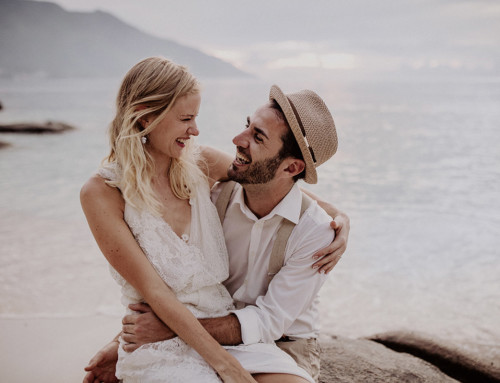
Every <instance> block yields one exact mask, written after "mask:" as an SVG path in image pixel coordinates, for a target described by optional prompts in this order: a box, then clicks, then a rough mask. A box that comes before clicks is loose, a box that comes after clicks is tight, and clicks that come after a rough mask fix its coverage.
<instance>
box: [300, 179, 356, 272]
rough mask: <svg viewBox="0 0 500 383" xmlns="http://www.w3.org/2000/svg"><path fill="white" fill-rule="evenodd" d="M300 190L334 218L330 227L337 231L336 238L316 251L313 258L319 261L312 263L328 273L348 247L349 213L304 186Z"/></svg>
mask: <svg viewBox="0 0 500 383" xmlns="http://www.w3.org/2000/svg"><path fill="white" fill-rule="evenodd" d="M300 190H302V192H303V193H305V194H307V195H308V196H309V197H311V198H312V199H314V200H315V201H316V202H317V203H318V205H319V206H320V207H321V208H322V209H323V210H325V211H326V213H327V214H328V215H329V216H330V217H332V219H333V221H332V222H331V223H330V227H331V228H332V229H333V230H334V231H335V238H334V240H333V242H332V243H331V244H330V245H328V246H327V247H325V248H323V249H321V250H319V251H317V252H316V253H314V255H313V259H318V261H317V262H315V263H314V264H313V265H312V267H313V268H315V269H318V273H325V274H328V273H329V272H330V271H332V270H333V268H334V267H335V265H336V264H337V263H338V262H339V261H340V258H341V256H342V254H344V252H345V251H346V249H347V240H348V238H349V231H350V220H349V217H348V216H347V214H345V213H344V212H342V211H340V210H339V209H337V208H336V207H335V206H333V205H332V204H331V203H329V202H327V201H325V200H323V199H321V198H320V197H318V196H317V195H316V194H314V193H312V192H311V191H309V190H306V189H303V188H301V189H300Z"/></svg>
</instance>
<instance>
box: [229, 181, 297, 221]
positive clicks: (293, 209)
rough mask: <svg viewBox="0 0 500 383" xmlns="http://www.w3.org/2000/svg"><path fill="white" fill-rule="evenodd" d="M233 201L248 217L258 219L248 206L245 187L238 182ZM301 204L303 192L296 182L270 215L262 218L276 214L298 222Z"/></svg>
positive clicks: (267, 218) (269, 217)
mask: <svg viewBox="0 0 500 383" xmlns="http://www.w3.org/2000/svg"><path fill="white" fill-rule="evenodd" d="M233 203H234V204H238V205H239V206H240V209H241V211H242V212H243V214H245V215H246V216H247V217H248V218H250V219H252V220H254V221H258V218H257V217H256V216H255V214H254V213H253V212H252V211H251V210H250V209H249V208H248V206H247V205H246V203H245V196H244V194H243V187H242V186H241V185H240V184H236V190H235V192H234V197H233ZM301 205H302V192H301V191H300V188H299V186H298V185H297V183H295V184H294V185H293V187H292V188H291V189H290V191H289V192H288V194H287V195H286V196H285V197H284V198H283V199H282V200H281V201H280V203H279V204H277V205H276V206H275V207H274V209H273V210H271V212H270V213H269V214H268V215H266V216H265V217H262V218H261V220H264V221H267V220H269V219H271V218H273V217H274V216H275V215H279V216H281V217H283V218H285V219H288V220H289V221H291V222H293V223H295V224H297V223H298V222H299V218H300V209H301Z"/></svg>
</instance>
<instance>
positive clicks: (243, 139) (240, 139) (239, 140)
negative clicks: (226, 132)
mask: <svg viewBox="0 0 500 383" xmlns="http://www.w3.org/2000/svg"><path fill="white" fill-rule="evenodd" d="M247 132H248V129H245V130H244V131H242V132H241V133H240V134H238V135H237V136H235V137H234V138H233V144H235V145H236V146H241V147H243V148H246V147H248V134H247Z"/></svg>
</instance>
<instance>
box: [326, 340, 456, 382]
mask: <svg viewBox="0 0 500 383" xmlns="http://www.w3.org/2000/svg"><path fill="white" fill-rule="evenodd" d="M321 349H322V352H321V377H320V382H321V383H331V382H340V383H401V382H412V383H413V382H415V383H419V382H426V383H428V382H439V383H457V380H455V379H453V378H450V377H449V376H447V375H445V374H444V373H443V372H441V371H440V370H439V369H438V368H437V367H435V366H433V365H431V364H430V363H428V362H425V361H423V360H421V359H418V358H416V357H414V356H412V355H409V354H405V353H399V352H395V351H393V350H391V349H389V348H387V347H385V346H384V345H382V344H379V343H376V342H373V341H370V340H367V339H348V338H342V337H332V338H330V339H322V340H321Z"/></svg>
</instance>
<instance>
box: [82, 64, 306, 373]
mask: <svg viewBox="0 0 500 383" xmlns="http://www.w3.org/2000/svg"><path fill="white" fill-rule="evenodd" d="M199 106H200V93H199V86H198V83H197V81H196V79H195V78H194V77H193V76H192V75H191V74H190V73H189V72H187V70H186V68H184V67H182V66H179V65H176V64H174V63H173V62H171V61H169V60H166V59H164V58H158V57H152V58H148V59H145V60H143V61H141V62H140V63H138V64H136V65H135V66H134V67H133V68H132V69H131V70H130V71H129V72H128V73H127V75H126V76H125V78H124V80H123V82H122V85H121V88H120V91H119V94H118V97H117V111H116V116H115V118H114V120H113V123H112V125H111V129H110V141H111V142H110V144H111V152H110V154H109V156H108V157H107V159H106V161H105V163H104V164H103V166H102V167H101V169H100V170H99V172H98V175H96V176H94V177H92V178H91V179H90V180H89V181H88V182H87V183H86V184H85V185H84V187H83V188H82V192H81V203H82V207H83V210H84V212H85V215H86V217H87V220H88V223H89V226H90V228H91V230H92V233H93V235H94V237H95V239H96V241H97V243H98V245H99V247H100V249H101V251H102V252H103V254H104V256H105V257H106V259H107V260H108V261H109V263H110V265H111V266H112V274H113V276H114V278H115V279H116V280H117V282H118V283H119V284H120V285H121V286H122V294H123V298H122V303H124V305H125V306H128V305H129V304H131V303H138V302H143V301H145V302H147V303H148V304H149V305H150V306H151V307H152V309H153V310H154V312H155V313H156V314H157V315H158V316H159V317H160V318H161V319H162V320H163V321H164V322H165V323H166V324H167V325H168V326H169V327H170V328H171V329H172V330H173V331H174V332H175V333H176V334H178V336H179V337H178V338H174V339H172V340H168V341H163V342H156V343H152V344H148V345H145V346H143V347H141V348H139V349H138V350H136V351H134V352H132V353H126V352H125V351H123V349H122V347H120V349H119V359H118V363H117V373H116V374H117V377H118V378H120V379H123V381H124V382H125V383H127V382H139V381H143V382H164V381H182V382H195V381H203V382H212V381H213V382H219V381H220V379H222V380H223V381H224V382H255V379H256V380H257V381H261V382H272V381H275V382H307V381H310V382H312V379H311V378H310V376H309V375H308V374H307V373H306V372H305V371H304V370H302V369H301V368H299V367H298V366H297V365H296V364H295V362H294V361H293V360H292V359H291V358H290V357H289V356H288V355H287V354H285V353H284V352H282V351H281V350H279V349H278V348H277V347H276V346H274V345H269V344H262V343H260V344H254V345H247V346H231V347H222V346H220V345H219V344H218V343H217V342H216V341H215V340H214V339H213V338H212V337H211V336H210V335H209V334H208V332H206V331H205V329H204V328H203V327H202V326H201V325H200V323H199V322H198V320H197V319H196V318H197V317H214V316H222V315H226V314H227V313H228V311H229V310H230V309H231V308H232V298H231V296H230V295H229V293H228V292H227V290H226V289H225V288H224V287H223V285H222V284H221V282H222V281H223V280H225V279H226V278H227V276H228V260H227V251H226V249H225V245H224V237H223V234H222V229H221V227H220V224H219V220H218V216H217V213H216V210H215V207H214V206H213V205H212V203H211V202H210V196H209V183H208V179H207V176H206V175H205V174H204V172H203V171H202V170H201V169H205V168H206V167H204V166H202V164H203V162H202V161H201V160H200V159H199V158H198V156H197V154H196V147H195V146H194V145H193V144H192V142H191V141H190V138H191V137H192V136H197V135H198V129H197V126H196V121H195V120H196V116H197V114H198V110H199ZM200 165H201V166H200ZM247 370H248V371H250V372H251V373H253V374H255V375H254V377H252V376H251V374H250V373H249V372H248V371H247ZM254 378H255V379H254Z"/></svg>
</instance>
